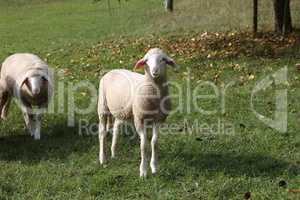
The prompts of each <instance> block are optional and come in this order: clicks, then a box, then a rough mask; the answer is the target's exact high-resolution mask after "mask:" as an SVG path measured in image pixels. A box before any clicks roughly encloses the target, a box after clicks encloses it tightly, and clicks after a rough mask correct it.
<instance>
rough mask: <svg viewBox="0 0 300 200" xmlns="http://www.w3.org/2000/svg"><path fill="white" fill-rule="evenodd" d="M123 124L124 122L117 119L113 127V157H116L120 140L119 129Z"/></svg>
mask: <svg viewBox="0 0 300 200" xmlns="http://www.w3.org/2000/svg"><path fill="white" fill-rule="evenodd" d="M121 124H122V121H121V120H119V119H115V123H114V127H113V136H112V143H111V157H112V158H115V157H116V145H117V140H118V134H119V128H120V125H121Z"/></svg>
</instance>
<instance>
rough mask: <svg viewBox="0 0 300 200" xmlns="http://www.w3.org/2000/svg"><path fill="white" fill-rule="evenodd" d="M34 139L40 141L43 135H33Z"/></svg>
mask: <svg viewBox="0 0 300 200" xmlns="http://www.w3.org/2000/svg"><path fill="white" fill-rule="evenodd" d="M33 139H34V140H40V139H41V135H40V134H34V135H33Z"/></svg>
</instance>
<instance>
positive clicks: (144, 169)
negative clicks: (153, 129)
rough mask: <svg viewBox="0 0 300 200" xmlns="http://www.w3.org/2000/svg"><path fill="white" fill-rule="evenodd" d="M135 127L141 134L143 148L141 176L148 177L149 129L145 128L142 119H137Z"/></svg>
mask: <svg viewBox="0 0 300 200" xmlns="http://www.w3.org/2000/svg"><path fill="white" fill-rule="evenodd" d="M135 127H136V130H137V132H138V134H139V136H140V150H141V164H140V177H146V176H147V155H146V145H147V131H146V130H145V129H144V126H143V123H142V122H140V121H135Z"/></svg>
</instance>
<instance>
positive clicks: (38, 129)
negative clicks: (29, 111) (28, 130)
mask: <svg viewBox="0 0 300 200" xmlns="http://www.w3.org/2000/svg"><path fill="white" fill-rule="evenodd" d="M41 119H42V117H41V115H40V114H35V115H34V124H35V126H34V131H33V138H34V139H35V140H40V139H41Z"/></svg>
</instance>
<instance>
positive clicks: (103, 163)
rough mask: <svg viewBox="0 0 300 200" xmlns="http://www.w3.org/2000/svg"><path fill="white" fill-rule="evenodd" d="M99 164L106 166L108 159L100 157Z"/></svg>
mask: <svg viewBox="0 0 300 200" xmlns="http://www.w3.org/2000/svg"><path fill="white" fill-rule="evenodd" d="M99 163H100V165H102V166H104V165H105V164H106V159H105V158H101V157H100V159H99Z"/></svg>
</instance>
